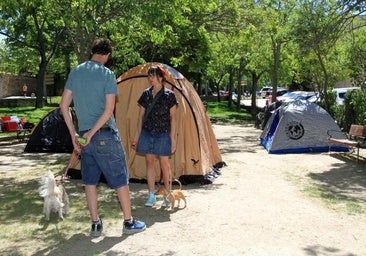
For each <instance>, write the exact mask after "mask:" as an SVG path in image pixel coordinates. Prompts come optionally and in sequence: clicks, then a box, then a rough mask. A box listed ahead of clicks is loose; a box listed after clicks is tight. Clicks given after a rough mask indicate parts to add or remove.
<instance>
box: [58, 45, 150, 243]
mask: <svg viewBox="0 0 366 256" xmlns="http://www.w3.org/2000/svg"><path fill="white" fill-rule="evenodd" d="M92 54H93V55H92V58H91V60H89V61H86V62H84V63H82V64H80V65H78V66H77V67H76V68H75V69H73V70H72V71H71V72H70V75H69V77H68V80H67V82H66V85H65V89H64V92H63V94H62V99H61V103H60V108H61V111H62V115H63V117H64V120H65V122H66V124H67V127H68V130H69V132H70V134H71V138H72V142H73V145H74V150H75V151H76V152H77V153H79V154H81V173H82V183H83V184H84V186H85V194H86V199H87V203H88V207H89V213H90V216H91V219H92V225H91V231H90V234H91V235H92V236H100V235H101V232H102V230H103V223H102V220H101V219H100V217H99V215H98V200H97V198H98V195H97V187H96V185H97V184H98V182H99V179H100V175H101V173H103V174H104V176H105V178H106V180H107V182H108V185H109V186H110V187H111V188H112V189H115V190H116V192H117V196H118V199H119V203H120V205H121V208H122V212H123V215H124V223H123V233H125V234H133V233H137V232H141V231H143V230H145V228H146V225H145V223H144V222H141V221H137V220H135V219H134V218H133V217H132V215H131V201H130V191H129V185H128V180H129V177H128V170H127V162H126V157H125V151H124V148H123V146H122V143H121V139H120V135H119V132H118V129H117V126H116V122H115V119H114V116H113V111H114V106H115V99H116V95H117V93H118V91H117V84H116V77H115V74H114V73H113V72H112V71H111V70H110V69H108V68H107V67H105V63H106V62H107V61H108V59H109V57H110V56H111V54H112V47H111V44H110V43H109V42H108V41H107V40H104V39H97V40H95V41H94V42H93V46H92ZM71 102H73V103H74V106H75V112H76V115H77V119H78V127H79V131H76V130H75V127H74V125H73V122H72V119H71V115H70V112H69V106H70V104H71ZM81 137H82V138H83V139H85V141H83V142H82V143H80V142H79V140H78V139H80V138H81Z"/></svg>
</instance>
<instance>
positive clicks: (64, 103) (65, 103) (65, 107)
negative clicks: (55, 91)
mask: <svg viewBox="0 0 366 256" xmlns="http://www.w3.org/2000/svg"><path fill="white" fill-rule="evenodd" d="M71 102H72V92H71V91H70V90H68V89H64V91H63V93H62V99H61V103H60V109H61V113H62V116H63V118H64V120H65V123H66V125H67V129H68V130H69V133H70V136H71V140H72V144H73V145H74V149H75V150H76V151H77V152H78V153H80V151H81V147H80V145H79V143H78V142H77V137H78V136H79V135H78V134H77V132H76V131H75V127H74V123H73V122H72V117H71V113H70V110H69V107H70V104H71Z"/></svg>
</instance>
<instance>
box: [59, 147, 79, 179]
mask: <svg viewBox="0 0 366 256" xmlns="http://www.w3.org/2000/svg"><path fill="white" fill-rule="evenodd" d="M78 159H79V154H78V153H77V152H76V151H73V152H72V157H71V159H70V162H69V164H68V165H67V166H66V169H65V172H64V174H63V175H62V177H61V181H63V180H64V179H66V178H67V172H68V171H69V169H70V168H71V167H72V166H74V164H75V163H76V161H77V160H78Z"/></svg>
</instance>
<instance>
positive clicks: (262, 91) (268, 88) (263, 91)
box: [259, 86, 272, 99]
mask: <svg viewBox="0 0 366 256" xmlns="http://www.w3.org/2000/svg"><path fill="white" fill-rule="evenodd" d="M271 92H272V86H264V87H263V88H262V89H260V91H259V93H260V94H259V96H261V97H262V98H263V99H265V98H266V97H267V96H268V95H269V94H270V93H271Z"/></svg>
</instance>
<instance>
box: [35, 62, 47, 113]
mask: <svg viewBox="0 0 366 256" xmlns="http://www.w3.org/2000/svg"><path fill="white" fill-rule="evenodd" d="M46 68H47V62H46V61H44V60H43V61H41V63H40V65H39V73H38V77H37V94H36V97H37V98H36V108H42V107H44V102H45V75H46Z"/></svg>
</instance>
